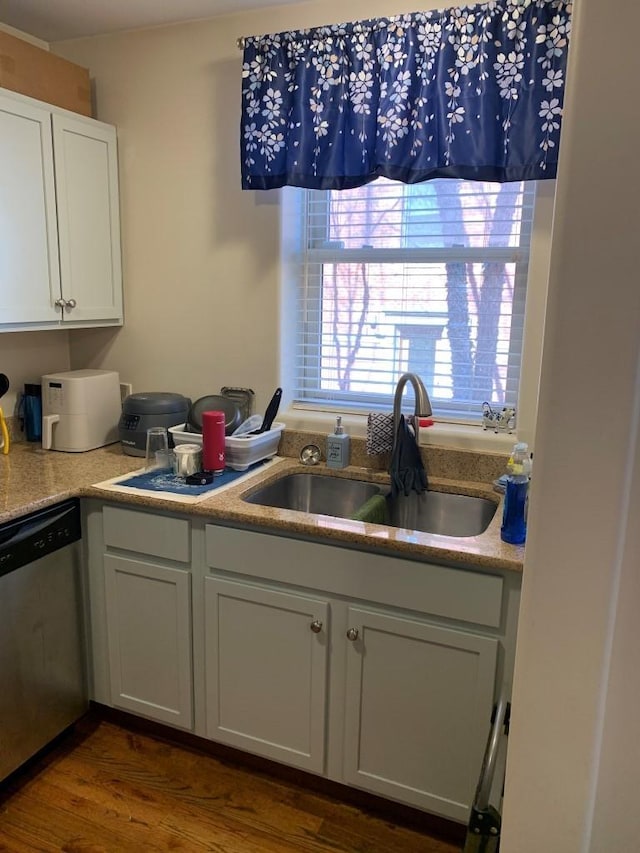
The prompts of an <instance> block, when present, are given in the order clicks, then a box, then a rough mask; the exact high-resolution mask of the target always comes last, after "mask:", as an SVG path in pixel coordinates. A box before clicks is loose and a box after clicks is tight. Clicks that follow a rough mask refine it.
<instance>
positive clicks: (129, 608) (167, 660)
mask: <svg viewBox="0 0 640 853" xmlns="http://www.w3.org/2000/svg"><path fill="white" fill-rule="evenodd" d="M104 575H105V593H106V610H107V632H108V643H109V668H110V673H111V704H112V705H113V706H114V707H117V708H123V709H125V710H127V711H133V712H134V713H138V714H144V715H145V716H147V717H152V718H153V719H154V720H159V721H160V722H163V723H170V724H171V725H174V726H180V727H181V728H186V729H190V728H191V726H192V698H191V697H192V685H191V575H190V573H189V572H188V571H185V570H184V569H175V568H167V567H166V566H158V565H153V564H152V563H146V562H142V561H138V560H132V559H128V558H124V557H114V556H111V555H109V554H107V555H105V558H104Z"/></svg>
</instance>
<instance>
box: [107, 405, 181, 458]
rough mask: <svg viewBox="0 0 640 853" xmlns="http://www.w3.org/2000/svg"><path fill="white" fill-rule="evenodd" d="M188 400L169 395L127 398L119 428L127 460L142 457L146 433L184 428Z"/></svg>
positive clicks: (144, 449) (145, 445)
mask: <svg viewBox="0 0 640 853" xmlns="http://www.w3.org/2000/svg"><path fill="white" fill-rule="evenodd" d="M190 406H191V400H190V399H189V398H188V397H183V395H182V394H174V393H171V392H169V391H145V392H141V393H139V394H129V396H128V397H125V399H124V402H123V403H122V415H121V416H120V423H119V424H118V432H119V434H120V442H121V444H122V452H123V453H125V454H126V455H127V456H144V455H145V452H146V447H147V430H148V429H150V428H151V427H165V428H166V429H168V428H169V427H172V426H175V425H176V424H184V423H185V421H186V420H187V412H188V411H189V408H190Z"/></svg>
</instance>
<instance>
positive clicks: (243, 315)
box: [53, 0, 410, 411]
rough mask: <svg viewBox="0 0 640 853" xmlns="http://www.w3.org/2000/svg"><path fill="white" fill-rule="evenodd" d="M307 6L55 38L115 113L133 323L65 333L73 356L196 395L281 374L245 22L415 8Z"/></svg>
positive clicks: (272, 229)
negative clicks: (243, 147)
mask: <svg viewBox="0 0 640 853" xmlns="http://www.w3.org/2000/svg"><path fill="white" fill-rule="evenodd" d="M409 7H410V4H409V5H407V4H406V0H405V2H403V3H399V2H389V0H382V2H380V1H378V2H352V3H349V8H348V14H347V13H346V12H345V4H344V3H338V2H309V3H305V4H302V5H301V6H300V7H291V6H288V7H279V8H272V9H270V10H268V11H261V12H255V13H250V14H243V15H233V16H228V17H223V18H217V19H211V20H208V21H200V22H196V23H191V24H186V25H176V26H170V27H162V28H157V29H151V30H143V31H136V32H129V33H125V34H120V35H112V36H103V37H99V38H91V39H83V40H78V41H74V42H65V43H64V44H56V45H54V46H53V49H54V50H55V52H56V53H60V54H61V55H64V56H65V57H67V58H68V59H70V60H72V61H74V62H77V63H79V64H81V65H85V66H87V67H88V68H89V69H90V73H91V76H92V78H93V80H94V81H95V97H96V107H97V117H98V118H100V119H102V120H103V121H106V122H109V123H112V124H115V125H117V127H118V139H119V159H120V187H121V211H122V247H123V273H124V283H125V325H124V328H122V329H121V330H89V331H75V332H73V333H71V334H70V341H71V360H72V364H73V366H74V367H75V366H77V367H106V368H109V369H114V370H118V371H119V372H120V375H121V378H122V379H123V381H130V382H132V383H133V385H134V390H139V391H142V390H160V389H164V390H171V391H180V392H182V393H185V394H187V395H190V396H192V397H197V396H200V395H201V394H205V393H211V392H215V391H218V390H219V389H220V387H221V386H222V385H240V386H248V387H251V388H253V389H254V390H255V391H256V395H257V397H256V408H257V410H258V411H260V410H262V409H263V407H264V406H265V405H266V402H267V401H268V399H269V397H270V396H271V393H272V392H273V389H274V388H275V387H276V386H277V385H278V384H279V375H280V374H279V338H280V328H279V283H280V268H279V264H280V262H279V243H280V235H279V214H280V211H279V204H278V193H262V194H261V193H256V192H243V191H242V190H241V189H240V156H239V125H240V104H241V98H240V92H241V65H242V54H241V52H240V51H239V50H238V49H237V47H236V39H237V38H238V37H239V36H241V35H250V34H258V33H264V32H274V31H278V30H285V29H296V28H298V27H304V26H311V25H319V24H325V23H331V22H339V21H342V20H345V16H346V17H347V19H349V20H353V19H357V18H362V17H370V16H375V15H382V14H393V13H399V12H404V11H408V10H409Z"/></svg>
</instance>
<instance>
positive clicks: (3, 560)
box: [0, 505, 88, 780]
mask: <svg viewBox="0 0 640 853" xmlns="http://www.w3.org/2000/svg"><path fill="white" fill-rule="evenodd" d="M54 509H56V508H54ZM71 512H75V513H76V514H77V513H78V508H77V505H76V506H75V507H72V508H71ZM52 520H53V524H51V523H50V522H51V521H52ZM72 528H73V530H74V531H75V530H76V528H77V538H79V515H78V518H77V521H76V519H75V518H73V517H72V515H70V514H69V511H67V514H66V515H65V511H64V510H63V511H62V513H61V512H60V510H59V509H58V511H57V514H55V515H54V513H53V512H52V511H51V510H48V511H47V512H46V513H41V514H40V515H39V518H38V520H37V522H36V523H31V524H28V523H27V524H23V529H24V530H26V533H22V534H20V535H19V536H17V537H16V536H14V537H13V539H12V540H11V541H10V542H9V543H8V544H7V545H6V546H5V544H4V542H3V543H2V544H0V780H1V779H4V778H5V777H6V776H7V775H8V774H9V773H11V772H12V771H13V770H15V769H16V768H17V767H19V766H20V765H21V764H22V763H23V762H24V761H26V760H27V759H28V758H30V757H31V756H32V755H33V754H34V753H36V752H37V751H38V750H39V749H41V748H42V747H43V746H45V745H46V744H47V743H49V741H51V740H52V739H53V738H54V737H56V735H58V734H60V733H61V732H62V731H63V730H64V729H65V728H67V727H68V726H69V725H71V724H72V723H73V722H75V721H76V720H77V719H78V718H79V717H81V716H82V714H83V713H84V712H85V710H86V708H87V707H88V699H87V687H86V661H85V638H84V628H83V595H82V575H81V569H82V566H81V549H80V542H79V541H77V539H76V540H75V541H71V542H69V541H68V540H70V539H75V532H70V531H71V530H72ZM3 530H4V528H0V537H1V535H2V532H3ZM28 538H29V539H30V542H31V545H33V548H32V550H31V555H33V556H35V554H37V553H45V554H46V556H42V557H40V558H38V559H29V562H26V564H24V565H20V566H19V567H18V568H13V569H10V570H9V571H7V564H11V563H12V562H13V558H14V556H15V555H16V553H17V555H18V559H17V560H16V562H18V563H20V562H22V559H24V556H23V558H22V559H20V554H21V553H22V554H23V555H24V549H25V547H29V543H28V542H27V541H26V540H27V539H28ZM16 540H19V541H17V544H15V543H16ZM65 540H66V541H65ZM63 542H65V544H64V545H62V543H63ZM61 545H62V547H61ZM52 548H56V549H57V550H54V551H53V553H47V551H49V550H52ZM3 571H4V572H6V573H5V574H1V573H2V572H3Z"/></svg>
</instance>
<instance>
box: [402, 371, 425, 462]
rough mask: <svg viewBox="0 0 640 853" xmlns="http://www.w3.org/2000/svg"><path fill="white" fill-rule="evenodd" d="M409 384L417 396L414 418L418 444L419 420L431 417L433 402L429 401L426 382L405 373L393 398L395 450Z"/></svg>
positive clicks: (414, 375) (416, 376)
mask: <svg viewBox="0 0 640 853" xmlns="http://www.w3.org/2000/svg"><path fill="white" fill-rule="evenodd" d="M407 383H409V384H410V385H411V386H412V387H413V391H414V394H415V407H414V416H415V423H414V425H413V428H414V431H415V434H416V443H417V442H418V431H419V429H420V427H419V424H418V419H419V418H428V417H429V415H431V414H432V413H433V412H432V409H431V400H430V399H429V394H428V393H427V389H426V388H425V386H424V382H423V381H422V379H420V377H419V376H418V374H417V373H403V374H402V376H401V377H400V379H398V384H397V385H396V391H395V394H394V396H393V446H394V448H395V445H396V441H397V440H398V426H399V425H400V414H401V409H402V394H403V391H404V389H405V386H406V385H407Z"/></svg>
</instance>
